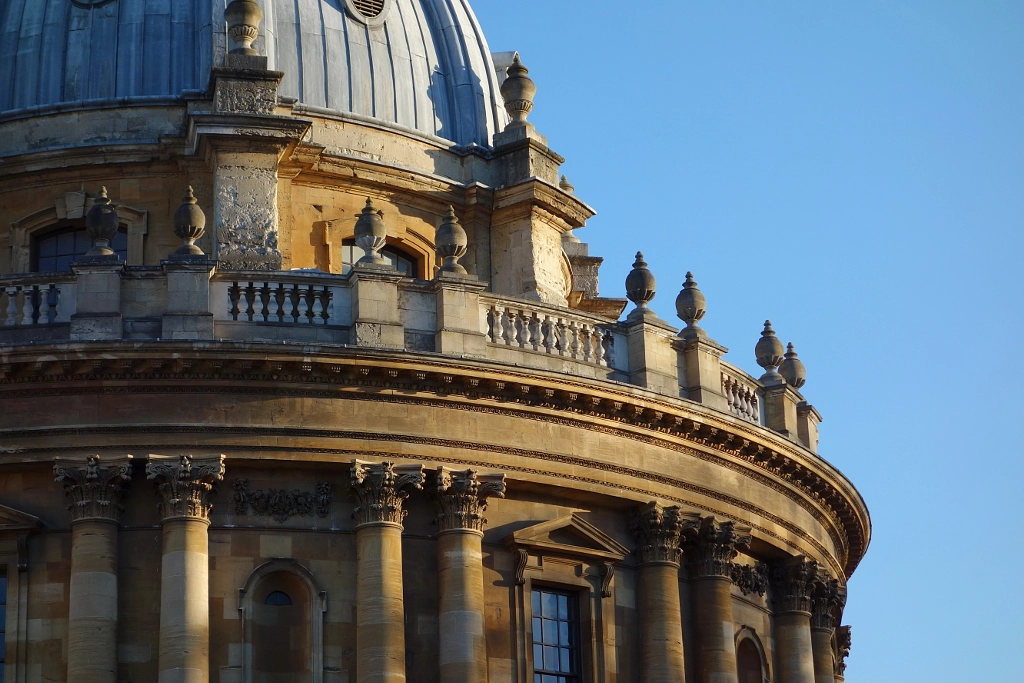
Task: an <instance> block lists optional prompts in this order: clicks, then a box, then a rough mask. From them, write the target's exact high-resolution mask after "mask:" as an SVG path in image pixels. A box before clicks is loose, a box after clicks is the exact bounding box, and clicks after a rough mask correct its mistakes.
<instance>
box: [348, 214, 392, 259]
mask: <svg viewBox="0 0 1024 683" xmlns="http://www.w3.org/2000/svg"><path fill="white" fill-rule="evenodd" d="M355 232H356V244H357V245H358V246H359V248H360V249H362V250H363V251H364V252H366V253H365V254H364V255H363V257H362V258H361V259H359V261H357V264H358V265H372V266H387V265H389V264H388V262H387V259H385V258H384V257H382V256H381V255H380V250H381V248H382V247H383V246H384V244H385V243H386V242H387V235H388V231H387V228H386V227H385V226H384V212H383V211H378V210H377V208H376V207H375V206H374V205H373V200H371V199H370V198H369V197H367V198H366V206H364V207H363V210H362V211H361V212H360V214H359V218H357V219H356V231H355Z"/></svg>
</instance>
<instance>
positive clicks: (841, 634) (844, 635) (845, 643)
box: [836, 626, 853, 676]
mask: <svg viewBox="0 0 1024 683" xmlns="http://www.w3.org/2000/svg"><path fill="white" fill-rule="evenodd" d="M852 644H853V633H852V632H851V629H850V627H849V626H840V627H839V628H837V629H836V676H844V675H845V674H846V658H847V657H849V656H850V646H851V645H852Z"/></svg>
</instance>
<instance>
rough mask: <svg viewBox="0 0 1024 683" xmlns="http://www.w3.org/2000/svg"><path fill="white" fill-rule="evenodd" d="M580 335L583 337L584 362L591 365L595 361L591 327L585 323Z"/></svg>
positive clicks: (581, 345) (581, 346)
mask: <svg viewBox="0 0 1024 683" xmlns="http://www.w3.org/2000/svg"><path fill="white" fill-rule="evenodd" d="M580 334H581V335H582V337H583V340H582V343H581V344H580V348H581V349H582V350H583V360H584V361H586V362H587V363H590V362H592V361H593V360H594V345H593V343H592V342H591V339H590V338H591V336H592V335H591V328H590V325H587V324H586V323H583V327H582V329H581V330H580Z"/></svg>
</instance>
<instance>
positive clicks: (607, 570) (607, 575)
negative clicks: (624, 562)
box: [601, 562, 615, 598]
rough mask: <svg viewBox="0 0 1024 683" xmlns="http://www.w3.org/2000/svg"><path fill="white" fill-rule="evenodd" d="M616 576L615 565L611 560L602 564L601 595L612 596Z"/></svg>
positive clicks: (603, 596)
mask: <svg viewBox="0 0 1024 683" xmlns="http://www.w3.org/2000/svg"><path fill="white" fill-rule="evenodd" d="M614 578H615V565H614V564H612V563H611V562H604V563H602V564H601V597H602V598H610V597H612V579H614Z"/></svg>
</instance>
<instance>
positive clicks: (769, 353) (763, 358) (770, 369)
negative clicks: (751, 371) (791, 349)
mask: <svg viewBox="0 0 1024 683" xmlns="http://www.w3.org/2000/svg"><path fill="white" fill-rule="evenodd" d="M754 357H755V358H756V359H757V364H758V365H760V366H761V367H762V368H764V371H765V372H764V374H763V375H761V381H762V382H769V381H770V382H778V381H781V380H782V375H780V374H779V373H778V372H776V371H775V368H777V367H779V366H780V365H782V361H783V360H785V350H784V349H783V348H782V342H781V341H779V338H778V337H776V336H775V330H774V329H772V321H771V320H765V321H764V330H762V331H761V338H760V339H758V340H757V344H755V345H754Z"/></svg>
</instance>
